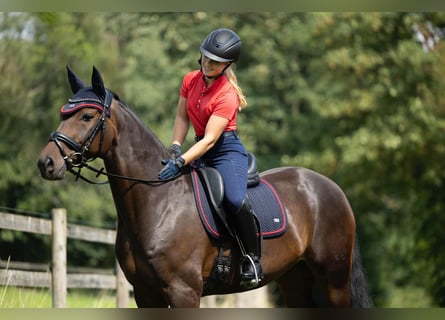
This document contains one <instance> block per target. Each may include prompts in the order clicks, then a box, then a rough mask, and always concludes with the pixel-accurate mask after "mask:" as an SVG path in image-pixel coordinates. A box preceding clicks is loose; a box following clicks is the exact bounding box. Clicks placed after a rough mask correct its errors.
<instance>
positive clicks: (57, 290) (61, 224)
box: [51, 208, 67, 308]
mask: <svg viewBox="0 0 445 320" xmlns="http://www.w3.org/2000/svg"><path fill="white" fill-rule="evenodd" d="M51 213H52V253H53V254H52V256H53V257H52V297H53V301H52V306H53V308H65V307H66V295H67V268H66V260H67V253H66V243H67V240H66V239H67V222H66V210H65V209H61V208H56V209H52V210H51Z"/></svg>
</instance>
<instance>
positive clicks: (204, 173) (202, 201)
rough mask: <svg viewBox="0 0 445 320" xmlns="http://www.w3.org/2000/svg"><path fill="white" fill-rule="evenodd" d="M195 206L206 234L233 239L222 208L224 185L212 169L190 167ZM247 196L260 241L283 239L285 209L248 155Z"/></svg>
mask: <svg viewBox="0 0 445 320" xmlns="http://www.w3.org/2000/svg"><path fill="white" fill-rule="evenodd" d="M191 176H192V183H193V188H194V194H195V201H196V206H197V209H198V212H199V215H200V218H201V221H202V223H203V225H204V227H205V228H206V230H207V232H208V233H209V234H210V235H211V236H213V237H214V238H216V239H218V238H219V237H220V236H221V234H227V233H228V234H229V235H230V236H232V237H234V234H233V232H232V228H231V227H230V224H229V223H228V221H227V217H226V213H225V210H224V206H223V201H224V183H223V179H222V177H221V174H220V173H219V172H218V170H216V169H215V168H212V167H207V166H202V165H198V166H193V167H192V170H191ZM247 178H248V180H247V196H248V197H249V199H250V202H251V205H252V209H253V211H254V212H255V215H256V218H257V219H258V223H259V225H260V228H259V230H261V233H262V236H263V238H271V237H277V236H280V235H282V234H283V233H284V232H285V231H286V229H287V217H286V213H285V210H284V206H283V205H282V203H281V200H280V198H279V196H278V194H277V193H276V192H275V189H274V188H273V186H272V185H270V184H269V183H268V182H267V181H265V180H263V179H261V178H260V174H259V172H258V167H257V164H256V158H255V156H254V155H253V154H252V153H248V174H247Z"/></svg>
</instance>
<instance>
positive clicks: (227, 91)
mask: <svg viewBox="0 0 445 320" xmlns="http://www.w3.org/2000/svg"><path fill="white" fill-rule="evenodd" d="M240 50H241V40H240V37H239V36H238V34H236V33H235V32H234V31H232V30H230V29H225V28H220V29H216V30H214V31H212V32H211V33H209V34H208V35H207V37H206V38H205V39H204V41H203V42H202V44H201V47H200V52H201V57H200V59H199V60H198V62H199V64H200V65H201V68H200V69H199V70H194V71H191V72H189V73H187V74H186V75H185V76H184V78H183V81H182V87H181V91H180V96H179V101H178V108H177V113H176V118H175V124H174V128H173V144H172V146H171V147H170V149H169V150H170V153H171V154H172V155H173V156H174V157H173V158H174V159H166V160H163V164H165V166H164V168H163V169H162V170H161V171H160V172H159V179H161V180H168V179H171V178H173V177H175V176H177V175H178V174H180V172H181V168H182V167H183V166H184V165H189V164H191V163H192V162H193V161H194V160H197V159H201V160H202V161H203V162H204V163H205V164H206V165H207V166H211V167H214V168H216V169H217V170H218V171H219V172H220V174H221V176H222V177H223V181H224V191H225V196H224V208H225V211H226V212H227V213H228V214H229V218H230V220H231V221H232V224H233V225H234V228H235V232H236V233H237V235H238V237H239V239H240V241H241V243H242V246H243V247H244V249H245V252H246V253H247V255H246V256H245V257H244V259H243V260H242V262H241V283H242V284H243V285H246V286H256V285H258V281H260V280H261V278H262V277H263V275H262V269H261V246H260V244H259V242H258V240H257V226H256V223H255V220H254V213H253V211H252V208H251V205H250V202H249V199H248V197H247V196H246V191H247V165H248V163H247V152H246V149H245V148H244V145H243V144H242V142H241V140H240V138H239V136H238V134H237V123H236V118H237V114H238V111H239V110H241V109H242V108H243V107H245V106H246V104H247V102H246V98H245V97H244V95H243V92H242V90H241V88H240V87H239V85H238V82H237V78H236V76H235V73H234V71H233V70H232V64H233V63H234V62H236V61H237V59H238V56H239V54H240ZM190 122H191V124H192V125H193V128H194V130H195V134H196V137H195V141H196V143H195V144H194V145H193V146H192V147H191V148H190V149H188V150H187V152H185V153H184V154H182V150H181V145H182V143H183V142H184V140H185V137H186V135H187V132H188V129H189V124H190Z"/></svg>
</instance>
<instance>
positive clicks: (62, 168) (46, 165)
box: [37, 146, 66, 180]
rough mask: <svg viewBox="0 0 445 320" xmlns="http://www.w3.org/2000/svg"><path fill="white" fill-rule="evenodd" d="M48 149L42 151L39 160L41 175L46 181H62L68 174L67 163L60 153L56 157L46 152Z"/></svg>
mask: <svg viewBox="0 0 445 320" xmlns="http://www.w3.org/2000/svg"><path fill="white" fill-rule="evenodd" d="M47 148H48V146H47ZM47 148H45V149H44V150H43V151H42V153H41V154H40V157H39V159H38V160H37V166H38V167H39V170H40V175H41V176H42V178H43V179H46V180H62V179H63V178H65V173H66V165H65V161H64V160H63V158H62V157H61V156H60V155H59V154H58V153H57V155H55V156H54V155H51V153H48V152H45V150H46V149H47Z"/></svg>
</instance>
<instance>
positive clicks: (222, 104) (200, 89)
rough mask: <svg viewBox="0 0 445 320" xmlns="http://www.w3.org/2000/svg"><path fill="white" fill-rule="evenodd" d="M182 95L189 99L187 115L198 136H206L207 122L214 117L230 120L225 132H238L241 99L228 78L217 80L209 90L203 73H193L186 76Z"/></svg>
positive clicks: (198, 71)
mask: <svg viewBox="0 0 445 320" xmlns="http://www.w3.org/2000/svg"><path fill="white" fill-rule="evenodd" d="M181 95H182V96H183V97H184V98H186V99H187V104H186V109H187V114H188V116H189V119H190V120H191V122H192V125H193V128H194V129H195V134H196V135H197V136H203V135H204V133H205V128H206V125H207V122H208V121H209V118H210V116H212V115H216V116H219V117H222V118H225V119H227V120H229V123H228V124H227V127H226V128H225V129H224V131H231V130H236V115H237V113H238V107H239V99H238V95H237V93H236V90H235V88H234V87H233V86H232V84H231V83H230V82H229V80H228V79H227V77H225V76H221V77H219V78H217V79H216V80H215V81H214V82H213V84H212V85H211V86H210V87H209V88H207V87H206V83H205V82H204V75H203V74H202V72H201V71H200V70H195V71H191V72H189V73H187V74H186V75H185V76H184V79H183V81H182V87H181Z"/></svg>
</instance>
